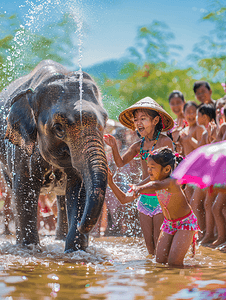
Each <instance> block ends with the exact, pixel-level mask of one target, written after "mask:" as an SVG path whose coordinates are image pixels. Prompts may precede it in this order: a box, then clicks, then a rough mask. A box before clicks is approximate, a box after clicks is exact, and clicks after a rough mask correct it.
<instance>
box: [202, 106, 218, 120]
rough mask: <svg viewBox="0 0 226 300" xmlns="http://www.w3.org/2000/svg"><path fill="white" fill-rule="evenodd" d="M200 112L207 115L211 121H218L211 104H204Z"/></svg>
mask: <svg viewBox="0 0 226 300" xmlns="http://www.w3.org/2000/svg"><path fill="white" fill-rule="evenodd" d="M198 112H200V114H202V115H207V116H208V117H209V118H210V121H212V120H214V121H215V120H216V110H215V108H214V107H213V105H211V104H202V105H200V106H199V107H198Z"/></svg>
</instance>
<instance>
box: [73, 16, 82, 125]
mask: <svg viewBox="0 0 226 300" xmlns="http://www.w3.org/2000/svg"><path fill="white" fill-rule="evenodd" d="M72 16H73V18H74V20H75V22H76V24H77V30H76V34H77V37H78V54H79V58H78V66H79V71H78V74H79V112H80V122H81V127H82V94H83V88H82V81H83V72H82V57H83V56H82V46H83V20H82V15H81V13H80V12H73V13H72Z"/></svg>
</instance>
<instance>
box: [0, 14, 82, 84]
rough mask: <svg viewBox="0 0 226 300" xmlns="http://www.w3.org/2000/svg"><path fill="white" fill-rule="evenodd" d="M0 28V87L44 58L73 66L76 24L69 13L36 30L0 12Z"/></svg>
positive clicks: (75, 46)
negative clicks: (57, 20)
mask: <svg viewBox="0 0 226 300" xmlns="http://www.w3.org/2000/svg"><path fill="white" fill-rule="evenodd" d="M0 28H1V31H0V38H1V39H0V80H1V81H0V88H1V89H2V88H3V87H4V86H5V85H7V84H8V83H9V82H10V81H12V80H14V79H15V78H17V77H19V76H21V75H24V74H27V73H28V72H30V71H31V70H32V69H33V68H34V67H35V66H36V65H37V64H38V63H39V62H40V61H41V60H44V59H52V60H55V61H57V62H59V63H62V64H63V65H65V66H70V67H73V66H74V58H75V57H76V56H78V46H77V45H75V43H74V41H75V40H76V38H75V32H76V29H77V25H76V22H75V20H74V18H73V17H72V16H71V15H70V14H64V15H63V17H62V19H61V20H59V22H56V23H53V24H48V25H45V26H43V28H42V30H39V31H38V30H37V32H35V31H33V30H31V29H30V28H29V27H26V26H24V25H22V22H21V20H20V19H19V17H18V16H17V15H11V16H10V15H6V14H1V15H0Z"/></svg>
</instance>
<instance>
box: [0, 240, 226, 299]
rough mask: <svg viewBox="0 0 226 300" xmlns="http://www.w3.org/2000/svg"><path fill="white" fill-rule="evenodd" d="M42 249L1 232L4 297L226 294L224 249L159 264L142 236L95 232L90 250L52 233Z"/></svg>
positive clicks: (1, 290)
mask: <svg viewBox="0 0 226 300" xmlns="http://www.w3.org/2000/svg"><path fill="white" fill-rule="evenodd" d="M41 250H42V251H40V249H39V248H35V247H33V248H31V249H25V248H24V249H23V248H19V247H17V246H16V245H15V238H14V237H10V238H7V239H5V238H3V237H2V238H1V240H0V264H1V267H0V298H2V299H53V298H57V299H111V300H118V299H119V298H120V299H216V298H214V297H215V296H216V295H217V296H218V298H217V299H225V295H226V294H225V292H226V281H225V278H226V271H225V264H226V262H225V253H221V252H219V251H218V250H213V249H207V248H204V247H199V248H198V250H197V254H196V257H195V258H194V259H193V258H191V253H188V255H187V256H186V259H185V268H183V269H177V268H169V267H168V266H165V265H160V264H157V263H156V262H155V260H154V258H151V257H149V256H147V251H146V247H145V245H144V241H143V239H142V238H132V237H124V238H123V237H101V238H93V237H92V238H91V240H90V246H89V248H88V251H87V252H84V251H78V252H75V253H70V254H64V242H61V241H55V240H54V237H53V236H52V237H51V236H49V237H42V239H41ZM214 295H215V296H214ZM211 297H212V298H211Z"/></svg>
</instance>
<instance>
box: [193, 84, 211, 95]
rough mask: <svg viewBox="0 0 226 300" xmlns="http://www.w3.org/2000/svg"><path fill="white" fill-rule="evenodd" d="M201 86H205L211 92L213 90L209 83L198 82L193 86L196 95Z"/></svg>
mask: <svg viewBox="0 0 226 300" xmlns="http://www.w3.org/2000/svg"><path fill="white" fill-rule="evenodd" d="M200 86H205V87H206V88H207V89H208V90H209V91H210V90H211V87H210V85H209V83H208V82H207V81H196V82H195V83H194V86H193V91H194V93H196V91H197V89H198V88H200Z"/></svg>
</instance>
